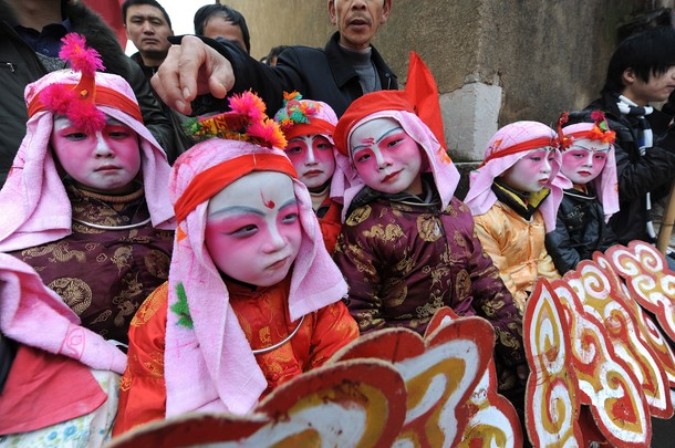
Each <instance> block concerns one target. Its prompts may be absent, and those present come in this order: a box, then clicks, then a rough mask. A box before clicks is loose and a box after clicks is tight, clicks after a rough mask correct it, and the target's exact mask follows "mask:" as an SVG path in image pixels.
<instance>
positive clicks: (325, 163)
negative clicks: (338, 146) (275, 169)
mask: <svg viewBox="0 0 675 448" xmlns="http://www.w3.org/2000/svg"><path fill="white" fill-rule="evenodd" d="M285 152H286V155H287V156H288V158H289V159H291V163H293V166H294V167H295V170H296V171H297V172H298V177H299V178H300V181H301V182H302V183H303V184H305V185H306V186H307V188H319V187H321V186H323V185H325V184H326V183H327V182H328V181H329V180H330V178H331V177H333V173H334V172H335V156H334V155H333V145H331V143H330V141H328V139H327V138H326V137H324V136H323V135H304V136H300V137H295V138H292V139H291V140H290V141H289V142H288V146H286V149H285Z"/></svg>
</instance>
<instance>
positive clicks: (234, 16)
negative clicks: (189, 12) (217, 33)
mask: <svg viewBox="0 0 675 448" xmlns="http://www.w3.org/2000/svg"><path fill="white" fill-rule="evenodd" d="M213 16H220V17H223V18H224V19H227V21H228V22H232V23H233V24H234V25H237V26H238V27H239V29H240V30H241V35H242V37H243V38H244V45H246V51H247V52H249V53H250V52H251V35H250V34H249V32H248V26H247V25H246V19H245V18H244V16H243V15H242V14H241V13H240V12H239V11H237V10H236V9H232V8H230V7H229V6H227V5H223V4H221V3H217V4H215V5H204V6H202V7H201V8H199V9H198V10H197V12H196V13H195V18H194V25H195V34H200V35H201V34H204V28H205V27H206V23H207V22H208V21H209V19H211V17H213Z"/></svg>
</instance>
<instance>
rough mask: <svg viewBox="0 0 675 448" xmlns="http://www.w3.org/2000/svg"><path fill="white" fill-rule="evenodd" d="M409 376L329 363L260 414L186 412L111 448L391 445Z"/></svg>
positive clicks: (372, 364)
mask: <svg viewBox="0 0 675 448" xmlns="http://www.w3.org/2000/svg"><path fill="white" fill-rule="evenodd" d="M405 401H406V391H405V385H404V383H403V380H402V378H401V376H400V375H399V374H398V373H397V372H396V370H395V369H394V368H393V367H392V366H391V365H390V364H389V363H385V362H382V361H377V360H368V361H349V362H345V363H340V364H337V365H333V366H327V367H326V366H324V367H321V368H318V369H316V370H313V371H312V372H308V373H306V374H304V375H302V376H299V377H297V378H296V379H294V380H293V381H292V382H289V383H287V384H285V385H282V386H280V387H279V388H278V389H276V390H275V391H274V392H273V393H272V394H270V396H269V397H267V399H265V400H264V401H263V402H261V403H260V404H259V405H258V406H257V407H256V408H255V409H254V411H253V412H252V413H250V414H246V415H235V414H184V415H182V416H179V417H176V418H174V419H171V420H165V421H161V422H154V423H149V424H147V425H145V426H142V427H139V428H138V429H135V430H133V431H130V432H129V433H127V434H125V435H123V436H121V437H119V438H117V439H115V440H114V441H113V442H112V443H111V445H109V448H127V447H129V448H131V447H138V446H161V447H165V448H171V447H182V446H195V445H203V444H207V443H218V446H221V447H228V446H231V447H235V446H236V447H261V446H275V447H280V448H281V447H289V448H297V447H299V446H300V447H303V446H364V447H383V448H384V447H388V446H391V444H392V442H393V441H394V440H395V438H396V434H397V433H396V432H395V431H392V430H391V428H400V427H401V425H402V423H403V419H404V417H405Z"/></svg>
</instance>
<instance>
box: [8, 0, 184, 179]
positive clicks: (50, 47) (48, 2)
mask: <svg viewBox="0 0 675 448" xmlns="http://www.w3.org/2000/svg"><path fill="white" fill-rule="evenodd" d="M19 24H21V25H23V26H21V25H19ZM36 29H40V30H42V31H41V32H39V31H35V30H36ZM70 31H73V32H77V33H80V34H82V35H84V36H85V38H86V39H87V42H88V44H89V45H90V46H92V47H93V48H95V49H96V50H98V52H99V53H100V54H101V56H102V58H103V64H104V65H105V67H106V69H107V71H108V72H110V73H115V74H118V75H120V76H122V77H124V78H125V79H126V80H127V81H128V82H129V84H131V86H132V87H133V89H134V92H135V94H136V98H137V99H138V102H139V104H140V106H141V111H142V113H143V120H144V122H145V125H146V126H147V127H148V129H150V131H151V132H152V134H153V135H154V136H155V138H156V139H157V140H158V142H159V143H160V145H162V147H164V148H172V147H173V144H174V143H173V142H174V137H173V131H172V129H171V123H170V122H169V119H168V118H167V117H166V116H165V115H164V113H163V112H162V109H161V108H160V106H159V104H158V103H157V100H156V99H155V97H154V96H153V94H152V90H151V88H150V84H149V83H148V81H147V80H146V78H145V76H144V75H143V72H142V71H141V69H140V67H139V66H138V65H137V64H135V63H134V62H133V61H131V60H130V59H129V58H128V57H127V56H126V55H125V54H124V52H123V51H122V49H121V47H120V46H119V43H118V42H117V39H116V37H115V34H114V33H113V32H112V30H110V28H109V27H108V26H107V25H106V24H104V23H103V22H102V21H101V19H100V18H99V16H97V15H96V14H94V13H92V12H91V11H90V10H89V9H87V7H85V6H84V5H82V4H80V3H79V2H77V0H62V1H61V2H60V5H59V2H57V1H55V0H0V86H2V101H0V185H1V184H4V182H5V178H6V177H7V173H8V171H9V169H10V167H11V166H12V161H13V160H14V156H15V155H16V152H17V150H18V149H19V146H20V144H21V140H22V139H23V137H24V135H25V133H26V121H27V120H28V115H27V112H26V105H25V103H24V98H23V93H24V88H25V87H26V85H27V84H30V83H31V82H33V81H36V80H37V79H38V78H40V77H42V76H43V75H45V74H46V73H48V72H51V71H54V70H58V69H61V68H63V67H64V62H63V61H61V60H60V59H59V58H58V56H57V55H58V50H59V48H60V39H61V37H63V36H64V35H65V34H66V33H67V32H70ZM36 49H38V50H39V51H37V50H36Z"/></svg>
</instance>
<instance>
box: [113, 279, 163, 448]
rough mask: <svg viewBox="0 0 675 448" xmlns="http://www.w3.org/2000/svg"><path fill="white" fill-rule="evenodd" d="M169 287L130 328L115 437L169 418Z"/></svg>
mask: <svg viewBox="0 0 675 448" xmlns="http://www.w3.org/2000/svg"><path fill="white" fill-rule="evenodd" d="M167 300H168V286H167V283H164V284H163V285H161V286H159V287H158V288H157V289H156V290H155V291H154V292H153V293H152V294H150V296H148V298H147V299H146V300H145V302H143V304H142V305H141V307H140V308H139V309H138V311H137V312H136V315H135V316H134V318H133V320H132V321H131V325H130V327H129V351H128V353H127V356H128V364H127V369H126V370H125V372H124V375H123V376H122V380H121V383H120V401H119V407H118V409H117V418H116V420H115V426H114V428H113V436H117V435H119V434H122V433H124V432H126V431H129V430H130V429H132V428H133V427H135V426H138V425H140V424H142V423H146V422H150V421H153V420H160V419H163V418H164V416H165V415H166V383H165V380H164V344H165V338H166V317H167Z"/></svg>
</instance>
